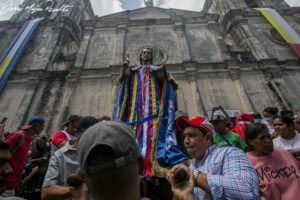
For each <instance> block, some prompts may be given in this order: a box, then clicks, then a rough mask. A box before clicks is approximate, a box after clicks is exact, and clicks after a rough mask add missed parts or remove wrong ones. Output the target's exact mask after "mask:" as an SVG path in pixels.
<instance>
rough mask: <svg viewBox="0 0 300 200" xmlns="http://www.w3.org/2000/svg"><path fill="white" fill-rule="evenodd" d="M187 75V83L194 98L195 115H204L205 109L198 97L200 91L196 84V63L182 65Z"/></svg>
mask: <svg viewBox="0 0 300 200" xmlns="http://www.w3.org/2000/svg"><path fill="white" fill-rule="evenodd" d="M184 67H185V69H186V73H187V76H186V77H187V80H188V81H189V83H190V85H191V88H192V91H193V94H192V96H193V97H194V99H193V101H194V102H195V106H196V113H195V114H200V115H205V108H204V105H203V101H202V99H201V96H200V91H199V88H198V84H197V70H196V63H186V64H185V65H184Z"/></svg>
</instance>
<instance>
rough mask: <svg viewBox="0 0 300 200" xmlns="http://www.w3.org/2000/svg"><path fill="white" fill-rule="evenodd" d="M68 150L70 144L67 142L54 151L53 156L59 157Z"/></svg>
mask: <svg viewBox="0 0 300 200" xmlns="http://www.w3.org/2000/svg"><path fill="white" fill-rule="evenodd" d="M68 150H70V144H69V142H67V143H66V144H65V145H64V146H63V147H61V148H60V149H58V150H57V151H55V153H54V154H56V156H57V157H61V156H62V154H64V153H66V152H67V151H68Z"/></svg>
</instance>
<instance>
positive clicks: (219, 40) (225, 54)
mask: <svg viewBox="0 0 300 200" xmlns="http://www.w3.org/2000/svg"><path fill="white" fill-rule="evenodd" d="M207 27H208V28H209V30H210V31H211V32H212V34H213V35H214V40H215V41H214V42H215V43H216V48H217V50H218V51H219V54H220V56H221V57H222V59H223V60H228V59H230V58H231V56H230V53H229V51H228V49H227V47H226V45H225V42H224V38H223V37H222V36H221V34H220V32H219V25H218V24H217V23H216V22H215V21H210V22H208V24H207Z"/></svg>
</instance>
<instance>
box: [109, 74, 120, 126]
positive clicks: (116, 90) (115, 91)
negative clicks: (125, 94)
mask: <svg viewBox="0 0 300 200" xmlns="http://www.w3.org/2000/svg"><path fill="white" fill-rule="evenodd" d="M112 84H113V86H112V104H111V111H110V116H111V119H112V120H113V119H114V116H115V110H116V107H117V103H118V94H119V82H118V81H117V78H116V77H114V78H113V83H112Z"/></svg>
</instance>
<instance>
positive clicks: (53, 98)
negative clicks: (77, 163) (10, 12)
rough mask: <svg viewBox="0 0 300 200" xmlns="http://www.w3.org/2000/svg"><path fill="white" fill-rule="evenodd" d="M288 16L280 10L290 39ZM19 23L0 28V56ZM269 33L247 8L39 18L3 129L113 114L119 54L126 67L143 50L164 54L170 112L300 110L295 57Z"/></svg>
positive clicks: (2, 110)
mask: <svg viewBox="0 0 300 200" xmlns="http://www.w3.org/2000/svg"><path fill="white" fill-rule="evenodd" d="M214 2H217V1H214ZM241 3H242V2H241ZM216 6H217V5H216ZM243 6H244V5H243ZM82 9H83V7H80V8H79V10H82ZM297 11H299V9H297V8H293V9H290V12H286V11H280V13H281V15H282V16H284V18H285V19H286V20H287V21H288V22H289V23H290V24H291V25H292V26H293V27H294V28H295V30H296V31H297V32H298V33H300V24H299V15H298V14H297V13H298V12H297ZM81 12H83V13H86V12H85V11H81ZM219 14H220V13H219ZM220 17H222V21H221V23H219V22H220V19H221V18H220ZM21 25H22V23H8V22H3V23H0V32H5V33H7V36H6V37H3V36H1V38H0V42H1V44H2V42H3V48H2V47H1V49H0V52H2V54H3V53H4V51H5V49H6V48H7V47H8V45H9V41H10V40H12V38H13V37H14V35H15V34H16V33H17V30H18V29H19V28H20V27H21ZM5 27H8V28H5ZM271 29H272V27H271V26H270V25H269V23H268V22H267V21H266V20H265V19H264V17H263V16H261V15H260V14H259V13H258V12H256V11H252V10H250V9H235V10H232V11H230V10H229V11H228V13H227V14H224V15H223V16H219V15H217V14H209V13H201V12H189V11H182V10H176V9H161V8H142V9H137V10H133V11H125V12H121V13H116V14H113V15H109V16H104V17H100V18H96V19H91V20H81V23H80V25H79V24H78V23H77V22H76V20H75V18H73V19H72V18H69V17H63V18H58V19H55V20H54V19H48V20H45V21H43V22H42V23H41V25H40V26H39V28H38V29H37V31H36V32H35V35H34V37H33V38H32V39H31V40H30V42H29V45H28V47H26V50H25V52H24V53H23V55H22V57H21V58H20V60H19V62H18V63H17V64H16V66H15V69H14V71H13V73H12V74H11V75H10V77H9V80H8V81H7V84H6V86H5V88H4V90H3V92H2V93H1V94H0V118H1V117H4V116H6V117H8V121H7V129H6V130H7V131H14V130H16V129H17V127H18V126H19V125H24V124H25V123H26V121H27V120H28V119H29V118H30V117H33V116H41V117H44V118H45V119H46V123H47V125H46V131H47V132H48V133H51V134H52V133H54V132H55V131H56V130H58V129H59V128H60V124H61V122H62V121H64V120H65V119H66V118H67V116H68V115H69V114H71V113H73V114H80V115H92V116H101V115H110V116H113V113H114V109H115V106H116V101H117V94H118V88H119V86H118V82H117V77H118V74H119V70H120V67H121V65H122V63H123V62H124V60H125V58H126V53H127V52H128V53H129V59H130V61H131V63H130V66H136V65H137V64H138V60H137V59H136V56H137V55H138V53H139V52H138V50H140V49H141V48H142V47H144V46H152V47H157V48H158V49H160V51H161V54H163V55H162V56H163V57H164V58H167V60H166V63H167V68H168V71H170V72H171V73H172V74H173V76H174V77H175V79H176V80H177V81H178V83H179V89H178V91H177V93H176V99H177V108H178V109H181V110H186V111H187V112H188V114H189V115H190V116H194V115H205V116H206V115H207V111H209V110H211V108H212V107H215V106H218V105H223V106H224V108H225V109H230V110H240V111H241V112H253V111H258V112H261V111H262V110H263V109H264V108H265V107H267V106H276V107H278V108H280V109H284V108H285V109H295V108H296V107H299V106H300V95H299V94H300V91H299V87H298V86H299V84H300V80H299V78H298V77H299V75H300V70H299V59H298V58H297V57H296V56H295V54H294V53H293V51H292V50H291V48H290V47H288V46H287V45H285V44H281V43H278V41H277V40H276V39H275V40H274V38H273V35H271V33H270V31H271Z"/></svg>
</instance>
